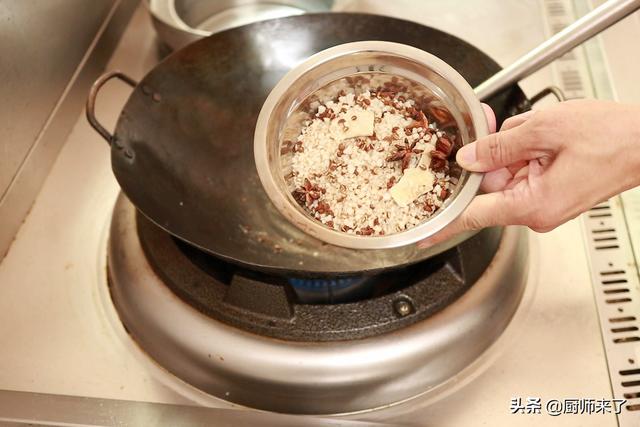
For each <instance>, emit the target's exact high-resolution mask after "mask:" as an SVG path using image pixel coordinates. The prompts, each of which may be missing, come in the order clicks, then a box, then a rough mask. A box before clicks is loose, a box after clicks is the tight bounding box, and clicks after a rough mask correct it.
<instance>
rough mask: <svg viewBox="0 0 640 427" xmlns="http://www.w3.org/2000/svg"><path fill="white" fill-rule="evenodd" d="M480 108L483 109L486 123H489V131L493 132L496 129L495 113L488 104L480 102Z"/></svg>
mask: <svg viewBox="0 0 640 427" xmlns="http://www.w3.org/2000/svg"><path fill="white" fill-rule="evenodd" d="M482 108H483V109H484V115H485V116H487V124H488V125H489V133H494V132H495V131H496V114H495V113H494V112H493V110H492V109H491V107H489V105H487V104H485V103H484V102H483V103H482Z"/></svg>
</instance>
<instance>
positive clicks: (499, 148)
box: [456, 126, 534, 172]
mask: <svg viewBox="0 0 640 427" xmlns="http://www.w3.org/2000/svg"><path fill="white" fill-rule="evenodd" d="M533 149H534V147H533V140H532V139H531V138H529V136H528V135H527V131H526V130H523V126H516V127H514V128H512V129H508V130H504V131H500V132H497V133H492V134H490V135H487V136H485V137H484V138H480V139H478V140H477V141H475V142H473V143H471V144H467V145H465V146H464V147H462V148H461V149H460V150H458V154H457V155H456V160H457V161H458V163H459V164H460V166H462V167H463V168H465V169H467V170H470V171H474V172H488V171H492V170H496V169H499V168H503V167H505V166H509V165H511V164H513V163H516V162H520V161H523V160H529V159H531V158H532V157H533V154H534V153H533Z"/></svg>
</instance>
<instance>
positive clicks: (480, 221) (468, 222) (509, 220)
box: [418, 192, 518, 248]
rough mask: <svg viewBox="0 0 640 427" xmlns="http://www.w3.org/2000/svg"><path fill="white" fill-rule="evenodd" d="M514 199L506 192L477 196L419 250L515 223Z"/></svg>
mask: <svg viewBox="0 0 640 427" xmlns="http://www.w3.org/2000/svg"><path fill="white" fill-rule="evenodd" d="M516 212H518V210H517V209H514V207H513V201H512V198H510V197H509V196H507V195H506V194H505V193H504V192H496V193H489V194H482V195H480V196H476V197H475V198H474V199H473V200H472V201H471V203H470V204H469V206H468V207H467V209H465V210H464V211H463V212H462V213H461V214H460V216H458V218H456V219H455V220H453V222H452V223H451V224H449V225H447V226H446V227H445V228H443V229H442V230H441V231H439V232H438V233H437V234H434V235H433V236H431V237H428V238H426V239H424V240H422V241H420V242H419V243H418V247H419V248H427V247H430V246H434V245H437V244H438V243H441V242H444V241H445V240H449V239H450V238H452V237H453V236H455V235H456V234H460V233H462V232H464V231H470V230H479V229H481V228H485V227H492V226H494V225H509V224H513V223H514V222H515V218H514V217H513V216H514V214H515V213H516Z"/></svg>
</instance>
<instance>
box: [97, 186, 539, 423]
mask: <svg viewBox="0 0 640 427" xmlns="http://www.w3.org/2000/svg"><path fill="white" fill-rule="evenodd" d="M526 236H527V234H526V233H525V232H524V231H523V229H521V228H517V227H509V228H506V229H505V230H504V231H503V230H497V229H493V230H485V231H483V232H481V233H479V234H477V235H476V236H475V237H473V238H471V239H469V240H467V241H465V242H464V243H463V244H461V245H459V246H458V247H456V248H453V249H451V250H449V251H447V252H445V253H442V254H440V255H438V256H437V257H434V258H431V259H429V260H427V261H426V262H422V263H419V264H416V265H413V266H410V267H408V268H403V269H400V270H396V271H388V272H385V273H383V274H378V275H373V276H358V275H351V276H343V277H308V276H306V275H305V274H304V272H303V271H300V272H297V273H296V274H292V275H290V276H275V275H266V274H264V273H260V272H256V271H251V270H248V269H245V268H242V267H240V266H237V265H233V264H230V263H227V262H224V261H222V260H220V259H217V258H213V257H211V256H209V255H205V254H204V253H202V252H201V251H199V250H197V249H195V248H193V247H191V246H188V245H186V244H184V243H182V242H180V241H177V240H174V239H173V238H171V237H170V236H169V235H168V234H167V233H165V232H163V231H162V230H161V229H159V228H158V227H157V226H155V225H153V224H152V223H150V222H149V221H148V220H146V219H145V218H144V217H143V216H142V215H139V214H137V213H136V211H135V208H134V207H133V205H131V203H130V202H128V201H127V199H126V198H125V197H124V196H121V197H120V198H119V199H118V202H117V204H116V207H115V209H114V214H113V220H112V224H111V230H110V239H109V248H108V258H109V259H108V273H109V286H110V293H111V297H112V300H113V303H114V306H115V308H116V310H117V312H118V314H119V316H120V319H121V321H122V323H123V325H124V326H125V329H126V330H127V331H128V332H129V334H130V335H131V337H132V338H133V339H134V340H135V341H136V342H137V343H138V344H139V346H140V347H141V348H142V349H144V351H145V352H146V353H147V354H149V355H150V356H151V357H152V358H154V359H155V360H156V361H157V362H158V363H159V364H160V365H162V366H163V367H165V368H166V369H167V370H168V371H169V372H171V373H173V374H174V375H176V376H177V377H179V378H180V379H182V380H184V381H186V382H188V383H190V384H192V385H194V386H195V387H197V388H199V389H200V390H203V391H205V392H206V393H209V394H211V395H214V396H216V397H218V398H221V399H223V400H227V401H231V402H234V403H237V404H240V405H245V406H249V407H254V408H259V409H264V410H269V411H276V412H285V413H299V414H335V413H346V412H353V411H362V410H366V409H371V408H377V407H381V406H386V405H389V404H391V403H394V402H399V401H403V400H406V399H409V398H411V397H414V396H417V395H419V394H421V393H424V392H425V391H426V390H439V389H440V388H439V387H437V386H438V385H441V384H442V383H444V382H447V381H449V380H450V379H452V378H454V377H456V375H459V374H460V372H461V370H462V369H464V368H465V367H466V366H468V365H469V364H470V363H471V362H473V361H474V360H476V359H477V358H478V356H479V355H480V354H482V353H483V352H484V351H485V350H486V349H487V348H488V347H489V346H490V345H491V344H492V343H493V342H494V341H495V340H496V339H497V338H498V337H499V336H500V335H501V334H502V332H503V330H504V329H505V328H506V326H507V325H508V324H509V322H510V319H511V317H512V316H513V314H514V313H515V311H516V309H517V308H518V306H519V303H520V299H521V297H522V294H523V291H524V287H525V284H526V272H527V259H528V257H527V238H526ZM343 292H344V294H343ZM310 294H311V295H310ZM434 393H436V392H435V391H434Z"/></svg>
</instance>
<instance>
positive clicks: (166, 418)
mask: <svg viewBox="0 0 640 427" xmlns="http://www.w3.org/2000/svg"><path fill="white" fill-rule="evenodd" d="M34 420H37V424H34V423H33V422H34ZM8 422H11V424H6V423H8ZM0 425H2V426H3V427H6V426H8V425H11V426H14V425H15V426H23V425H29V426H61V425H65V426H72V425H73V426H93V427H143V426H144V427H146V426H180V427H196V426H215V427H254V426H258V425H259V426H264V427H299V426H301V425H304V426H305V427H306V426H309V427H325V426H329V427H332V426H335V427H376V426H380V427H383V426H390V425H391V424H386V423H378V422H372V421H355V420H354V421H350V420H344V419H342V420H338V419H331V418H319V417H310V416H295V415H284V414H274V413H267V412H258V411H252V410H248V409H244V408H234V409H228V408H225V409H222V408H205V407H199V406H190V405H168V404H163V403H151V402H136V401H131V400H115V399H99V398H92V397H78V396H63V395H58V394H45V393H26V392H21V391H9V390H0Z"/></svg>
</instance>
